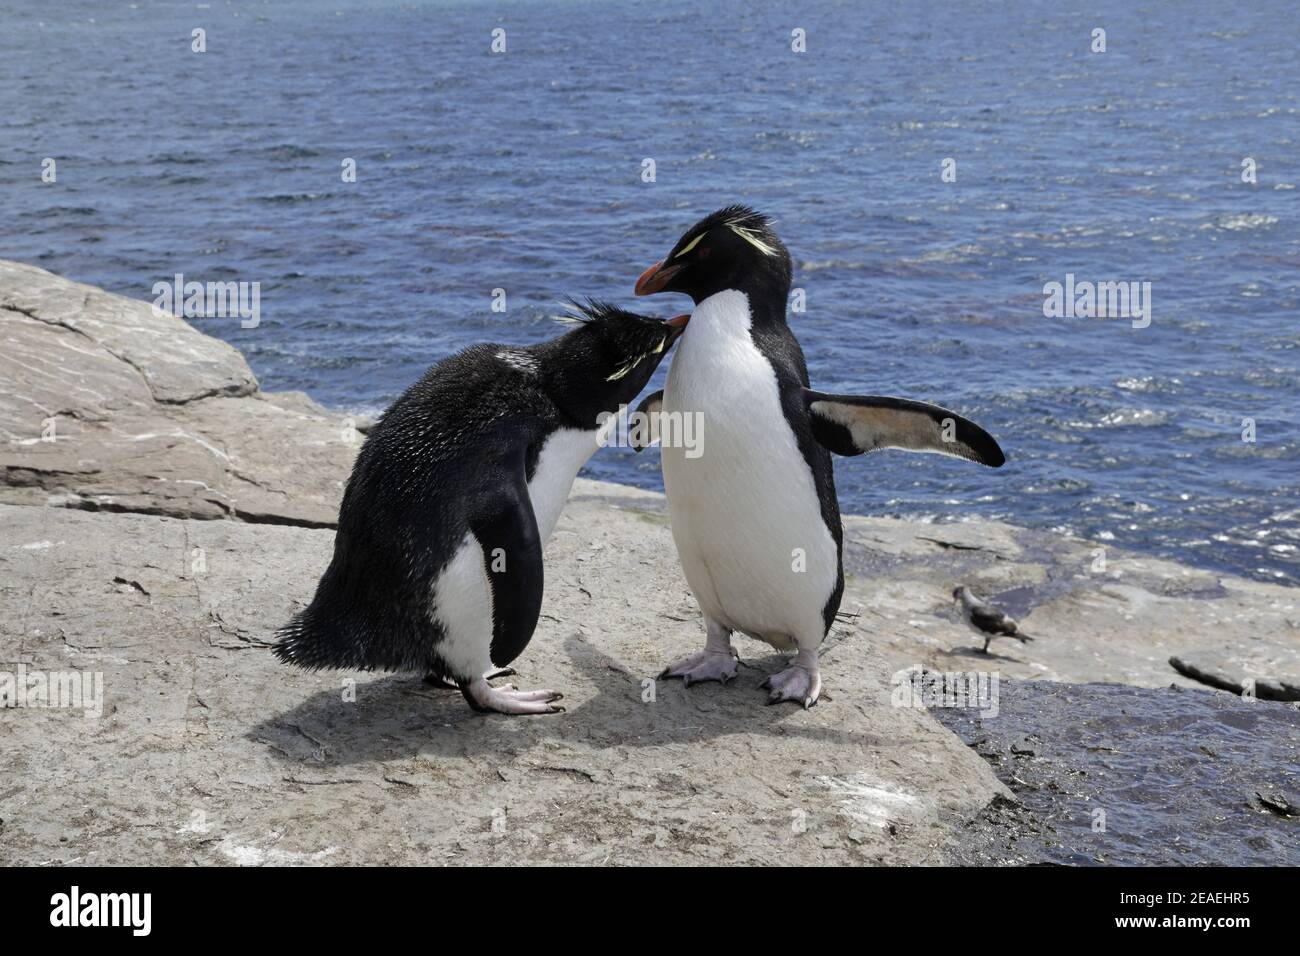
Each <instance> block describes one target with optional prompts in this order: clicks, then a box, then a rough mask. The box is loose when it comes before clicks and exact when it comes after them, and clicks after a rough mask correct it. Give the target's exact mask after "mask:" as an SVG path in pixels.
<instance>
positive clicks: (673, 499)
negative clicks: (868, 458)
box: [662, 290, 839, 647]
mask: <svg viewBox="0 0 1300 956" xmlns="http://www.w3.org/2000/svg"><path fill="white" fill-rule="evenodd" d="M750 324H751V319H750V311H749V300H748V297H747V296H746V295H745V294H744V293H742V292H737V291H735V290H728V291H725V292H719V293H718V294H717V295H714V296H711V297H710V298H708V299H706V300H705V301H703V302H701V303H700V304H699V305H698V306H697V307H696V309H695V312H694V313H693V314H692V316H691V321H690V324H689V325H688V326H687V329H686V332H685V334H684V335H683V336H682V338H681V340H680V341H679V342H678V345H677V353H676V355H675V356H674V357H673V364H672V367H671V369H670V370H669V373H668V384H667V386H666V388H665V389H664V411H665V412H668V413H673V412H677V413H682V414H687V415H689V414H698V415H700V416H702V434H701V441H700V445H699V450H698V451H699V453H698V455H697V457H694V458H691V457H687V454H686V452H687V451H688V449H683V448H671V447H670V448H665V449H663V451H662V461H663V471H664V487H665V490H666V491H667V493H668V509H669V515H670V517H671V519H672V532H673V538H674V540H675V541H676V544H677V551H678V555H679V556H680V558H681V561H682V569H683V571H684V572H685V574H686V579H687V582H688V583H689V584H690V586H691V591H692V592H693V593H694V595H695V597H696V600H698V601H699V602H700V607H701V609H702V610H703V611H704V613H705V614H706V615H707V616H708V617H710V618H712V619H714V620H715V621H718V622H719V623H721V624H723V625H725V626H727V627H730V628H732V629H733V630H739V631H744V632H745V633H748V634H750V635H751V636H754V637H761V638H763V639H764V640H767V641H769V642H770V643H773V644H775V645H776V646H778V647H788V646H791V644H793V643H799V644H801V645H803V644H806V643H811V644H812V646H816V644H817V643H818V642H820V640H821V638H822V636H823V634H824V631H825V623H824V620H823V617H822V612H823V609H824V608H825V605H826V601H827V599H828V598H829V597H830V594H831V592H832V591H833V590H834V587H835V581H836V578H837V576H838V570H839V557H838V554H837V552H836V547H835V539H834V538H832V537H831V533H830V531H829V530H828V529H827V527H826V524H825V522H824V521H823V519H822V515H821V502H820V499H819V498H818V496H817V488H816V485H815V483H814V481H813V475H812V471H811V469H810V468H809V466H808V463H807V462H806V461H805V460H804V457H803V454H802V453H801V452H800V450H799V446H798V443H797V441H796V440H795V436H794V432H793V431H792V430H791V428H790V425H789V423H788V422H787V421H786V418H785V414H784V412H783V410H782V407H781V399H780V394H779V390H778V385H777V379H776V373H775V371H774V370H773V369H772V366H771V364H770V363H769V362H768V360H767V358H766V357H765V356H764V355H763V354H762V353H761V352H760V351H759V350H758V349H757V348H756V347H755V346H754V343H753V340H752V339H751V337H750V333H749V330H750ZM697 427H698V426H697ZM692 454H694V452H692Z"/></svg>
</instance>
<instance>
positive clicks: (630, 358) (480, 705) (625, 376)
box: [275, 302, 689, 714]
mask: <svg viewBox="0 0 1300 956" xmlns="http://www.w3.org/2000/svg"><path fill="white" fill-rule="evenodd" d="M577 312H578V315H577V316H576V318H577V319H578V320H579V322H578V324H577V327H576V328H574V329H573V330H572V331H570V332H568V333H566V334H565V335H562V336H560V337H559V338H557V339H554V340H552V341H550V342H545V343H542V344H540V345H534V346H529V347H526V348H520V347H514V346H503V345H476V346H474V347H472V348H469V349H466V350H465V351H463V352H461V353H460V354H458V355H454V356H452V357H451V358H448V359H446V360H444V361H442V362H439V363H438V364H437V365H435V366H433V367H432V368H430V369H429V370H428V371H427V372H426V373H425V374H424V376H423V377H422V378H421V379H420V380H419V381H418V382H416V383H415V384H414V385H412V386H411V387H410V388H409V389H407V391H406V392H405V394H403V395H402V396H401V397H400V398H399V399H398V400H397V401H396V402H394V403H393V405H392V406H391V407H390V408H389V409H388V411H387V412H385V413H384V416H383V418H382V419H381V420H380V421H379V423H378V424H377V425H376V426H375V428H374V429H373V430H372V431H371V433H370V435H369V436H368V437H367V439H366V443H365V445H364V447H362V449H361V453H360V455H359V456H358V457H357V461H356V464H355V465H354V466H353V469H352V477H351V478H350V479H349V481H348V485H347V489H346V491H345V492H344V495H343V504H342V507H341V508H340V510H339V526H338V532H337V534H336V535H335V538H334V559H333V561H331V562H330V566H329V568H328V569H327V570H326V571H325V574H324V576H323V577H322V578H321V581H320V585H319V586H318V587H317V589H316V596H315V597H314V598H313V599H312V602H311V604H310V605H309V606H308V607H307V608H306V609H305V610H303V611H302V612H301V613H299V614H298V615H297V616H296V617H294V619H293V620H292V621H290V622H289V623H288V624H286V625H285V626H284V627H283V628H281V629H280V632H279V637H280V640H279V643H278V644H277V645H276V647H275V653H276V656H278V657H279V658H280V659H281V660H282V661H285V662H287V663H290V664H296V665H298V666H299V667H305V668H307V669H309V670H319V669H321V668H326V667H338V668H348V669H361V670H372V669H380V670H395V671H417V672H420V673H424V674H426V675H428V676H427V677H426V680H427V681H429V682H430V683H440V684H442V685H444V686H455V687H456V688H458V689H459V690H460V691H461V693H462V694H464V696H465V699H466V700H467V701H468V702H469V705H470V706H471V707H473V708H474V709H475V710H479V711H499V712H501V713H505V714H546V713H556V712H558V711H560V710H562V709H563V708H561V707H559V706H557V705H556V704H555V701H557V700H558V699H559V698H560V695H559V694H557V693H554V692H553V691H549V690H533V691H522V690H516V689H515V688H514V687H513V686H511V685H508V684H507V685H505V686H502V687H493V686H492V685H491V684H490V683H489V682H488V681H489V678H492V677H497V676H503V675H504V674H506V673H512V672H511V671H502V670H497V671H495V672H494V671H493V670H492V668H494V667H496V668H501V667H504V665H506V664H509V663H510V662H511V661H512V660H514V659H515V658H516V657H517V656H518V655H519V654H520V653H521V652H522V651H523V649H524V648H525V647H526V646H527V645H528V641H529V639H530V638H531V637H532V636H533V629H534V627H536V625H537V616H538V612H539V611H540V609H541V605H542V548H543V546H544V545H545V543H546V539H547V538H549V537H550V534H551V531H552V530H553V529H554V528H555V522H556V521H557V520H558V519H559V516H560V511H561V509H562V508H563V507H564V502H565V499H566V498H567V497H568V494H569V489H570V487H572V485H573V479H574V478H575V477H576V476H577V474H578V469H579V468H581V467H582V465H583V464H584V463H585V462H586V461H587V459H588V458H590V457H591V455H592V454H593V453H594V452H595V451H596V448H597V445H598V443H599V427H598V426H599V424H600V422H599V418H600V416H601V413H608V412H615V411H617V410H618V408H619V407H620V406H622V405H626V404H627V403H628V402H630V401H632V400H633V399H634V398H635V397H636V395H637V393H638V392H640V391H641V389H642V388H644V387H645V384H646V382H647V381H649V379H650V376H651V374H653V372H654V370H655V369H656V368H657V367H658V365H659V363H660V361H662V359H663V357H664V355H665V353H666V352H667V350H668V347H669V346H670V345H671V344H672V343H673V342H674V341H675V340H676V338H677V337H678V336H679V335H680V334H681V333H682V330H683V329H684V328H685V323H686V320H687V319H688V318H689V317H688V316H685V315H683V316H678V317H677V318H675V319H671V320H669V321H668V322H660V321H659V320H657V319H650V318H645V317H643V316H639V315H634V314H632V313H630V312H623V311H621V310H619V309H615V308H612V307H610V306H607V305H603V304H600V303H596V302H591V303H588V304H587V305H585V306H579V307H578V308H577Z"/></svg>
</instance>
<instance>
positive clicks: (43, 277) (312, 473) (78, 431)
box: [0, 261, 360, 527]
mask: <svg viewBox="0 0 1300 956" xmlns="http://www.w3.org/2000/svg"><path fill="white" fill-rule="evenodd" d="M0 343H3V348H2V349H0V501H5V502H10V503H15V504H51V505H61V506H64V507H74V508H82V509H87V510H104V511H136V512H143V513H147V514H161V515H172V516H175V517H186V518H237V519H240V520H244V521H255V522H270V523H277V524H300V525H306V526H309V527H328V526H330V525H332V524H333V523H334V522H335V520H336V519H337V515H338V502H339V499H340V497H341V495H342V484H341V483H342V481H344V480H345V479H346V477H347V473H348V469H349V467H350V466H351V461H352V458H353V456H354V455H355V453H356V449H357V447H358V445H359V440H360V438H359V436H358V435H357V434H356V432H355V431H354V430H353V429H350V428H349V427H347V426H348V422H347V420H346V419H345V417H344V416H341V415H332V414H330V413H329V412H327V411H326V410H325V409H323V408H322V407H320V406H319V405H317V404H316V403H315V402H312V401H311V400H310V399H308V398H307V397H306V396H305V395H301V394H296V393H283V394H276V395H269V394H266V393H263V392H260V391H258V388H257V381H256V379H254V377H253V373H252V371H250V370H249V368H248V365H247V363H246V362H245V361H244V358H243V356H241V355H240V354H239V353H238V352H237V351H236V350H235V349H233V348H231V347H230V346H229V345H227V344H226V343H224V342H221V341H219V340H217V339H213V338H210V337H208V336H206V335H203V334H201V333H199V332H197V331H195V330H194V329H193V328H191V327H190V326H189V325H188V324H186V323H185V322H184V321H182V320H181V319H178V318H176V317H174V316H171V315H169V314H166V313H161V312H158V311H156V310H154V308H153V307H152V305H150V304H149V303H145V302H137V301H134V300H132V299H125V298H122V297H121V296H116V295H111V294H109V293H106V292H102V291H100V290H98V289H95V288H93V287H91V286H85V285H81V284H79V283H75V282H68V281H67V280H65V279H61V278H59V277H57V276H54V275H52V274H51V273H48V272H45V271H43V270H41V269H36V268H34V267H31V266H24V265H19V264H16V263H11V262H4V261H0Z"/></svg>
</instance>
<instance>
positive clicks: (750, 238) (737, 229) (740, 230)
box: [727, 222, 776, 256]
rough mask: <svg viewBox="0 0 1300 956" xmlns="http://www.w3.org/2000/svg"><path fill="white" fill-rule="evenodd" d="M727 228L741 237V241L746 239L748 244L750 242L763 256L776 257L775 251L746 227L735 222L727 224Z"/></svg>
mask: <svg viewBox="0 0 1300 956" xmlns="http://www.w3.org/2000/svg"><path fill="white" fill-rule="evenodd" d="M727 228H728V229H730V230H731V231H732V232H734V233H735V234H736V235H738V236H740V238H741V239H744V240H745V241H746V242H748V243H749V244H750V245H751V246H753V247H754V248H755V249H757V250H758V251H759V252H761V253H763V255H765V256H774V255H776V250H775V249H773V248H772V247H771V246H769V245H768V244H767V243H766V242H764V241H763V240H762V239H760V238H758V236H756V235H754V233H753V232H751V231H750V230H748V229H746V228H745V227H744V226H740V225H737V224H736V223H734V222H729V223H727Z"/></svg>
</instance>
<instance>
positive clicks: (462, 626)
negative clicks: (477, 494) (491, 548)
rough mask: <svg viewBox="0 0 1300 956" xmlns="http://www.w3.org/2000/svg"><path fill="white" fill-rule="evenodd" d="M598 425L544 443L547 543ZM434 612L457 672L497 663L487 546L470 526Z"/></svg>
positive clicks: (540, 480)
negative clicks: (495, 658) (494, 651)
mask: <svg viewBox="0 0 1300 956" xmlns="http://www.w3.org/2000/svg"><path fill="white" fill-rule="evenodd" d="M596 447H597V446H596V431H595V430H591V431H582V430H579V429H576V428H567V429H561V430H560V431H557V432H554V433H553V434H552V435H551V436H550V437H549V438H547V440H546V444H544V445H543V446H542V451H541V454H540V455H539V456H538V459H537V467H536V468H535V469H534V471H533V477H532V480H531V481H529V482H528V499H529V501H531V502H532V505H533V517H534V518H535V519H536V521H537V533H538V536H539V538H540V540H541V542H542V544H543V545H545V544H546V541H547V539H548V538H550V536H551V532H552V531H554V530H555V523H556V522H557V521H559V520H560V512H561V511H563V510H564V502H565V501H566V500H567V499H568V497H569V490H570V489H571V488H572V487H573V479H574V478H576V477H577V476H578V471H579V470H580V469H581V468H582V466H583V465H584V464H586V462H587V459H588V458H590V457H591V456H592V455H593V454H594V453H595V451H596ZM432 606H433V609H434V612H433V613H434V617H435V618H436V619H437V620H438V622H439V623H440V624H441V625H442V627H443V633H444V638H443V642H442V643H441V644H439V645H438V655H439V656H440V657H441V658H442V659H443V660H444V661H445V662H446V663H447V665H448V669H449V671H450V672H451V673H452V674H458V675H462V676H464V675H475V674H481V673H483V672H484V671H486V670H488V669H489V668H490V667H491V666H492V657H491V646H492V627H493V617H492V587H491V584H490V583H489V582H488V577H487V562H486V558H485V556H484V554H483V546H482V544H481V542H480V541H479V540H478V538H477V537H475V535H474V533H473V532H466V534H465V537H464V538H463V539H461V542H460V544H459V545H458V546H457V549H456V553H455V555H453V557H452V559H451V561H450V562H448V564H447V566H446V567H445V568H443V569H442V572H441V573H440V574H439V575H438V577H437V579H436V580H435V581H434V582H433V603H432Z"/></svg>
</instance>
